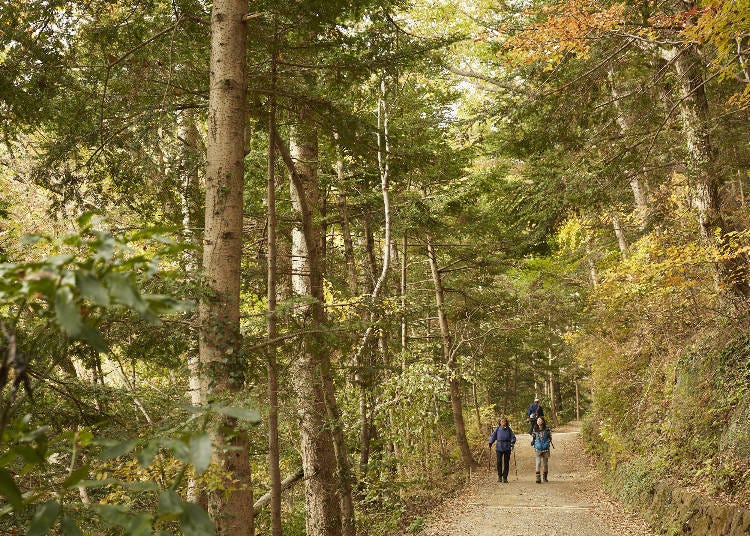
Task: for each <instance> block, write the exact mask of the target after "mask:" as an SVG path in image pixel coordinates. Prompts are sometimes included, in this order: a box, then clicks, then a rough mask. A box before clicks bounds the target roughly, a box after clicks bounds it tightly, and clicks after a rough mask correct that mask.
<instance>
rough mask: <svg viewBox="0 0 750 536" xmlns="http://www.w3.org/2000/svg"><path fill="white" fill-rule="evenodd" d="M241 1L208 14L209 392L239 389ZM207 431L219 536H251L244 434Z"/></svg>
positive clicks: (231, 0) (230, 427) (229, 428)
mask: <svg viewBox="0 0 750 536" xmlns="http://www.w3.org/2000/svg"><path fill="white" fill-rule="evenodd" d="M246 14H247V2H244V1H242V0H215V2H214V4H213V10H212V13H211V68H210V71H211V73H210V79H209V103H208V139H207V157H208V165H207V169H206V207H205V211H206V212H205V213H206V219H205V234H204V238H203V240H204V246H203V268H204V273H205V279H206V284H207V285H208V293H207V295H206V297H205V298H204V299H203V300H201V304H200V321H201V322H200V323H201V338H200V361H201V363H202V364H203V366H204V367H205V368H204V370H205V371H206V374H207V375H208V377H209V379H210V381H211V388H212V391H213V393H214V394H215V395H217V396H219V397H220V396H222V395H223V394H224V393H227V392H236V391H239V390H240V389H242V387H243V383H244V377H243V370H244V362H242V361H241V360H240V358H239V356H240V355H241V354H240V351H239V350H240V324H239V318H240V259H241V256H242V188H243V177H244V165H243V160H244V149H245V126H246V107H245V95H246V93H247V73H246V65H245V49H246V37H247V28H246V26H245V23H244V21H243V18H244V16H245V15H246ZM222 421H223V422H221V423H219V425H218V426H217V427H216V430H215V431H214V444H215V446H216V461H217V463H218V465H219V466H220V467H221V469H222V471H223V474H224V475H226V476H225V479H224V482H223V485H224V489H222V490H220V491H218V492H212V493H210V494H209V512H210V513H211V515H212V517H213V519H214V522H215V524H216V527H217V530H218V533H219V534H221V535H231V536H235V535H252V534H253V532H254V526H253V522H254V520H253V495H252V487H251V485H250V457H249V452H248V439H247V433H246V432H244V431H242V430H241V429H237V428H236V422H235V421H234V420H233V419H231V418H224V419H222Z"/></svg>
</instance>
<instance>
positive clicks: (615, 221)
mask: <svg viewBox="0 0 750 536" xmlns="http://www.w3.org/2000/svg"><path fill="white" fill-rule="evenodd" d="M612 227H613V228H614V230H615V236H616V237H617V245H618V246H619V247H620V255H621V256H622V258H623V259H625V258H627V256H628V242H627V240H626V239H625V233H624V232H623V230H622V226H621V225H620V218H619V217H618V216H617V215H616V214H613V215H612Z"/></svg>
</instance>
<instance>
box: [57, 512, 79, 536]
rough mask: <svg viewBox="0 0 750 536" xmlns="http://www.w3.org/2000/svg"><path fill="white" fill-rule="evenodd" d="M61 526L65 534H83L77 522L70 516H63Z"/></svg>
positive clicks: (74, 535) (77, 535)
mask: <svg viewBox="0 0 750 536" xmlns="http://www.w3.org/2000/svg"><path fill="white" fill-rule="evenodd" d="M60 527H61V528H62V533H63V535H64V536H83V532H81V529H79V528H78V525H76V522H75V521H73V519H71V518H70V517H68V516H63V518H62V520H61V521H60Z"/></svg>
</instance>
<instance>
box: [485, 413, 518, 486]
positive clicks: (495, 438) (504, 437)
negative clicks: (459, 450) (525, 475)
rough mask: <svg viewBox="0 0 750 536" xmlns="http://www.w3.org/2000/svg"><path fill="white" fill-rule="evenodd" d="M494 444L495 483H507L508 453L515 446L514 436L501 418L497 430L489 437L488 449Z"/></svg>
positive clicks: (506, 421)
mask: <svg viewBox="0 0 750 536" xmlns="http://www.w3.org/2000/svg"><path fill="white" fill-rule="evenodd" d="M493 443H495V452H496V453H497V481H498V482H505V483H506V484H507V482H508V471H509V470H510V451H511V450H513V447H514V446H515V445H516V434H514V433H513V430H511V428H510V425H509V424H508V419H507V418H505V417H501V418H500V421H499V422H498V423H497V428H495V431H494V432H492V435H491V436H490V448H492V444H493Z"/></svg>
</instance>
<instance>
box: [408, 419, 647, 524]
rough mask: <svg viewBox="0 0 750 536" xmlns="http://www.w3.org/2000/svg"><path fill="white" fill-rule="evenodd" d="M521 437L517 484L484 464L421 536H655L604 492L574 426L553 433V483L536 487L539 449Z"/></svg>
mask: <svg viewBox="0 0 750 536" xmlns="http://www.w3.org/2000/svg"><path fill="white" fill-rule="evenodd" d="M529 441H530V437H529V435H528V434H524V433H521V434H519V435H518V444H517V448H516V460H517V463H518V479H516V474H515V470H514V469H515V467H514V465H513V458H512V457H511V473H510V475H509V477H508V480H509V483H508V484H503V483H500V482H498V481H497V472H496V470H495V467H494V452H493V453H492V455H493V467H492V470H488V469H487V466H486V465H485V467H484V469H483V470H480V471H479V472H478V473H476V474H475V475H474V476H473V477H472V481H471V483H470V484H469V485H467V487H466V488H465V489H464V490H463V491H462V492H461V493H459V495H458V496H457V497H455V498H453V499H451V500H449V501H446V503H444V504H443V505H442V506H441V507H440V508H438V509H437V510H436V511H435V512H434V513H433V515H432V516H431V517H430V520H429V521H428V523H427V525H426V526H425V528H424V529H423V530H422V531H421V532H420V535H421V536H459V535H460V536H506V535H507V536H516V535H518V536H528V535H529V534H539V535H544V536H652V535H653V534H654V533H653V532H651V531H650V530H649V529H648V528H647V526H646V525H645V523H644V522H643V521H642V520H640V519H639V518H637V517H635V516H633V515H632V514H629V513H627V512H625V511H624V510H623V509H622V507H621V506H620V505H619V504H618V503H617V502H616V501H615V500H613V499H612V498H611V497H610V496H609V495H607V494H606V493H605V492H604V491H602V489H601V486H600V482H599V475H598V474H597V471H596V469H595V468H594V467H593V466H592V464H591V463H590V462H589V461H588V459H587V456H586V454H585V453H584V451H583V447H582V445H581V441H580V438H579V434H578V430H577V428H575V427H567V428H561V429H559V430H558V431H553V441H554V444H555V447H556V448H555V449H554V450H552V456H551V457H550V473H549V479H550V482H549V483H542V484H536V483H535V482H534V455H533V451H534V449H533V448H532V447H531V446H530V445H529Z"/></svg>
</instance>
